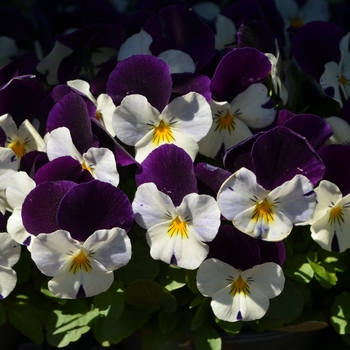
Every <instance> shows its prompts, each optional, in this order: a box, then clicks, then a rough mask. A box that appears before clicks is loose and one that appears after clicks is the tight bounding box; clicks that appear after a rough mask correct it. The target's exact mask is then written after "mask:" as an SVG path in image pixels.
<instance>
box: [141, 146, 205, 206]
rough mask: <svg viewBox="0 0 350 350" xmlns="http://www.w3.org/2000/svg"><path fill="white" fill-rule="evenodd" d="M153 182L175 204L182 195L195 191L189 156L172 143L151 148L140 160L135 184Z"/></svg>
mask: <svg viewBox="0 0 350 350" xmlns="http://www.w3.org/2000/svg"><path fill="white" fill-rule="evenodd" d="M146 182H153V183H155V185H156V186H157V188H158V190H159V191H161V192H164V193H166V194H167V195H168V196H169V197H170V198H171V199H172V201H173V203H174V205H175V206H178V205H180V204H181V202H182V199H183V197H185V196H186V195H187V194H189V193H193V192H195V193H197V192H198V189H197V180H196V176H195V174H194V168H193V163H192V160H191V158H190V156H189V155H188V154H187V153H186V152H185V151H184V150H183V149H182V148H179V147H177V146H175V145H173V144H165V145H162V146H160V147H158V148H156V149H155V150H153V151H152V152H151V153H150V154H149V155H148V157H147V158H146V159H145V160H144V161H143V162H142V164H141V167H140V169H139V171H138V173H137V174H136V185H137V186H140V185H141V184H143V183H146Z"/></svg>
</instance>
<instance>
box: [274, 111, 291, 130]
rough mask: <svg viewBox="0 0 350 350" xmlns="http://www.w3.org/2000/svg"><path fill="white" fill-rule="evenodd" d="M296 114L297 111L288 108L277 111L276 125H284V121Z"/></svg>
mask: <svg viewBox="0 0 350 350" xmlns="http://www.w3.org/2000/svg"><path fill="white" fill-rule="evenodd" d="M293 116H295V113H293V112H292V111H289V110H288V109H281V110H279V111H278V113H277V118H276V125H275V126H283V125H284V123H285V122H286V121H287V120H289V119H290V118H292V117H293Z"/></svg>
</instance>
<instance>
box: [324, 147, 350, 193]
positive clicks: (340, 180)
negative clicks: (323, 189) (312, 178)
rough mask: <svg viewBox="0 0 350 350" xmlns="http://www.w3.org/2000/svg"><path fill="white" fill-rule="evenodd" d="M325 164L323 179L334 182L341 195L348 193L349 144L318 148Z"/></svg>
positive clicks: (349, 188) (349, 171)
mask: <svg viewBox="0 0 350 350" xmlns="http://www.w3.org/2000/svg"><path fill="white" fill-rule="evenodd" d="M318 154H319V155H320V157H321V159H322V160H323V162H324V164H325V166H326V172H325V174H324V176H323V180H328V181H331V182H333V183H334V184H336V185H337V186H338V187H339V189H340V191H341V192H342V194H343V196H345V195H347V194H349V193H350V181H349V179H350V165H349V159H350V146H348V145H328V146H326V147H322V148H321V149H320V150H318Z"/></svg>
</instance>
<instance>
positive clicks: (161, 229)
mask: <svg viewBox="0 0 350 350" xmlns="http://www.w3.org/2000/svg"><path fill="white" fill-rule="evenodd" d="M141 165H142V168H143V173H142V174H140V175H139V176H138V180H137V182H138V183H139V182H140V181H141V182H142V184H139V186H138V188H137V191H136V194H135V198H134V201H133V203H132V207H133V210H134V213H135V221H136V222H137V223H138V224H139V225H140V226H141V227H143V228H145V229H146V230H147V232H146V238H147V243H148V244H149V246H150V248H151V251H150V253H151V256H152V257H153V258H154V259H156V260H162V261H164V262H166V263H168V264H172V265H176V266H179V267H182V268H185V269H191V270H193V269H196V268H197V267H198V266H199V265H200V263H201V262H202V261H203V260H204V259H205V258H206V256H207V255H208V251H209V247H208V246H207V244H205V242H209V241H212V240H213V238H214V237H215V236H216V234H217V231H218V229H219V226H220V211H219V208H218V206H217V203H216V201H215V199H214V198H213V197H211V196H208V195H199V194H197V193H196V192H197V189H196V180H195V176H194V171H193V164H192V161H191V159H190V157H189V156H188V155H187V154H186V153H185V152H184V151H183V150H182V149H181V148H178V147H176V146H175V145H163V146H161V147H159V148H157V149H156V150H154V151H153V152H152V153H151V154H150V155H149V156H148V157H147V158H146V159H145V161H144V162H143V163H142V164H141ZM155 170H156V173H155V172H154V171H155ZM164 177H171V180H169V181H166V180H164V179H163V178H164ZM151 181H152V182H151ZM182 183H183V184H184V185H181V184H182ZM185 183H186V184H185Z"/></svg>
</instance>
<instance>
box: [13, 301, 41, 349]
mask: <svg viewBox="0 0 350 350" xmlns="http://www.w3.org/2000/svg"><path fill="white" fill-rule="evenodd" d="M23 306H24V305H23ZM8 317H9V321H10V323H11V324H12V325H13V326H15V327H16V328H17V329H18V330H19V331H20V332H21V333H22V334H23V335H25V336H26V337H28V338H29V339H30V340H32V341H33V342H34V343H35V344H41V343H42V342H43V341H44V332H43V325H42V324H41V322H40V320H39V318H38V314H37V313H35V312H34V311H32V310H28V309H25V308H18V309H16V310H10V311H9V313H8Z"/></svg>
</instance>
